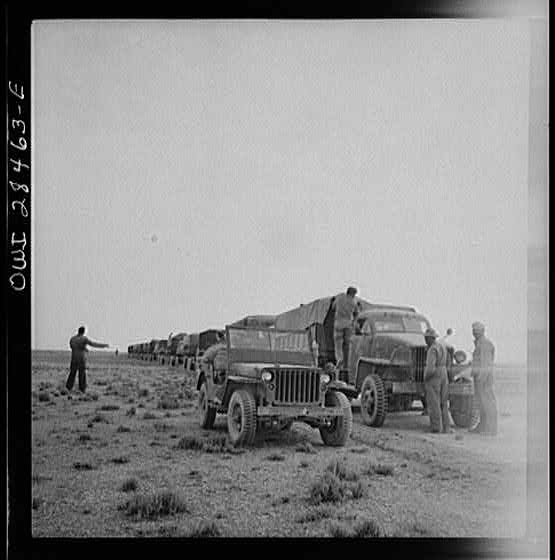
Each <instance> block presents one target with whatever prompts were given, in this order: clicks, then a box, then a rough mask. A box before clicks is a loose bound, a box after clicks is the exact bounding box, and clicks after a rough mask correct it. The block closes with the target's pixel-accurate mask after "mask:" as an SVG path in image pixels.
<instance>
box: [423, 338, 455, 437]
mask: <svg viewBox="0 0 555 560" xmlns="http://www.w3.org/2000/svg"><path fill="white" fill-rule="evenodd" d="M437 338H438V335H437V332H436V331H435V330H434V329H432V328H429V329H426V332H425V333H424V340H425V341H426V345H427V346H428V353H427V354H426V367H425V368H424V387H425V389H426V405H427V408H428V415H429V417H430V429H431V431H432V432H434V433H440V432H443V433H450V432H451V431H452V430H451V427H450V424H451V421H450V418H449V408H448V386H449V381H448V379H447V348H446V347H445V344H444V343H443V342H441V341H439V340H437Z"/></svg>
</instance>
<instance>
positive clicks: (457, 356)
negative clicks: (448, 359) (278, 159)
mask: <svg viewBox="0 0 555 560" xmlns="http://www.w3.org/2000/svg"><path fill="white" fill-rule="evenodd" d="M453 359H454V360H455V362H457V364H462V363H463V362H466V352H465V351H464V350H457V351H456V352H455V353H454V354H453Z"/></svg>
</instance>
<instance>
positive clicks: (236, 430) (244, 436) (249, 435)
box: [227, 389, 256, 446]
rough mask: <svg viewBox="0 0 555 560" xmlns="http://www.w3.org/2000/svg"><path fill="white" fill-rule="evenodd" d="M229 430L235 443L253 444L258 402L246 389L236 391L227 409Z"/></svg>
mask: <svg viewBox="0 0 555 560" xmlns="http://www.w3.org/2000/svg"><path fill="white" fill-rule="evenodd" d="M227 431H228V432H229V439H230V440H231V443H232V444H233V445H236V446H237V445H252V443H253V442H254V436H255V435H256V402H255V401H254V397H253V395H252V393H250V392H249V391H247V390H245V389H239V390H237V391H235V392H234V393H233V394H232V395H231V398H230V399H229V406H228V409H227Z"/></svg>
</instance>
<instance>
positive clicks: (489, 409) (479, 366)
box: [470, 322, 497, 436]
mask: <svg viewBox="0 0 555 560" xmlns="http://www.w3.org/2000/svg"><path fill="white" fill-rule="evenodd" d="M485 333H486V327H485V326H484V324H483V323H479V322H476V323H473V324H472V336H473V337H474V352H473V353H472V378H473V379H474V393H475V395H476V399H477V401H478V405H479V407H480V422H479V424H478V425H477V426H476V427H475V428H474V429H472V430H470V431H471V432H476V433H480V434H484V435H490V436H494V435H497V402H496V400H495V394H494V393H493V360H494V357H495V347H494V345H493V344H492V342H491V341H490V340H489V339H487V338H486V336H485Z"/></svg>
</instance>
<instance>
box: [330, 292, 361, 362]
mask: <svg viewBox="0 0 555 560" xmlns="http://www.w3.org/2000/svg"><path fill="white" fill-rule="evenodd" d="M356 294H357V289H356V288H353V287H352V286H350V287H349V288H347V292H346V293H344V294H339V295H337V296H335V300H334V302H333V309H334V310H335V321H334V325H333V341H334V346H335V362H336V366H337V369H338V370H339V369H346V368H348V367H349V345H350V342H351V334H352V332H353V321H354V319H355V318H356V316H357V315H358V305H357V302H356V300H355V296H356Z"/></svg>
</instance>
